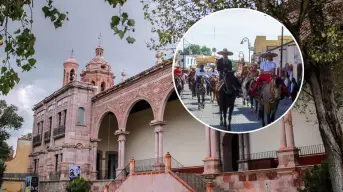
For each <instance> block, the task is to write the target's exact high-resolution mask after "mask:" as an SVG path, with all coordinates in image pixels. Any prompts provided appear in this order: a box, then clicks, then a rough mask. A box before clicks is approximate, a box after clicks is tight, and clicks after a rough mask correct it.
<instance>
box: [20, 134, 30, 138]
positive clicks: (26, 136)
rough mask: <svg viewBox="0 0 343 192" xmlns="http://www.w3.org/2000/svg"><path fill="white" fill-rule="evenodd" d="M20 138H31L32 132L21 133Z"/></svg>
mask: <svg viewBox="0 0 343 192" xmlns="http://www.w3.org/2000/svg"><path fill="white" fill-rule="evenodd" d="M21 138H23V139H32V133H26V134H25V135H22V136H21Z"/></svg>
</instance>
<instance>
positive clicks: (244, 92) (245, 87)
mask: <svg viewBox="0 0 343 192" xmlns="http://www.w3.org/2000/svg"><path fill="white" fill-rule="evenodd" d="M250 81H251V77H249V76H246V77H245V78H244V79H243V81H242V84H241V85H242V88H241V89H242V97H243V105H245V104H246V105H247V106H249V102H248V101H249V100H250V98H249V94H248V89H249V87H248V85H249V84H248V83H249V82H250Z"/></svg>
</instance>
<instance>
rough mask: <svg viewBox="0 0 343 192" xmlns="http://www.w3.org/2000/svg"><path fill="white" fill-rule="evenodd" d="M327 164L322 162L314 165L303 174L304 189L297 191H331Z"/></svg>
mask: <svg viewBox="0 0 343 192" xmlns="http://www.w3.org/2000/svg"><path fill="white" fill-rule="evenodd" d="M330 180H331V179H330V174H329V166H328V164H327V162H325V161H324V162H322V163H321V165H320V166H317V165H315V166H314V167H313V168H312V169H310V170H308V171H307V172H306V173H305V176H304V187H305V188H304V189H299V192H331V191H332V185H331V181H330Z"/></svg>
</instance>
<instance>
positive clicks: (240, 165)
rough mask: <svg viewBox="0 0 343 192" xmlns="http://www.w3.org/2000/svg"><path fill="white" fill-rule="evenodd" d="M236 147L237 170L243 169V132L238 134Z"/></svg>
mask: <svg viewBox="0 0 343 192" xmlns="http://www.w3.org/2000/svg"><path fill="white" fill-rule="evenodd" d="M238 149H239V159H238V171H243V170H244V165H243V163H244V141H243V134H238Z"/></svg>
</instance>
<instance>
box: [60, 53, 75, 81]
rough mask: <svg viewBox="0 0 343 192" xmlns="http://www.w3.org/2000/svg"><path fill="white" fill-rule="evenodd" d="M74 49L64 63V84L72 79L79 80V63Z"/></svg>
mask: <svg viewBox="0 0 343 192" xmlns="http://www.w3.org/2000/svg"><path fill="white" fill-rule="evenodd" d="M73 54H74V50H72V51H71V55H70V57H69V59H67V60H66V61H65V62H64V63H63V68H64V73H63V86H65V85H67V84H68V83H70V82H71V81H77V69H78V67H79V64H78V63H77V61H76V60H75V59H74V57H73Z"/></svg>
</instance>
